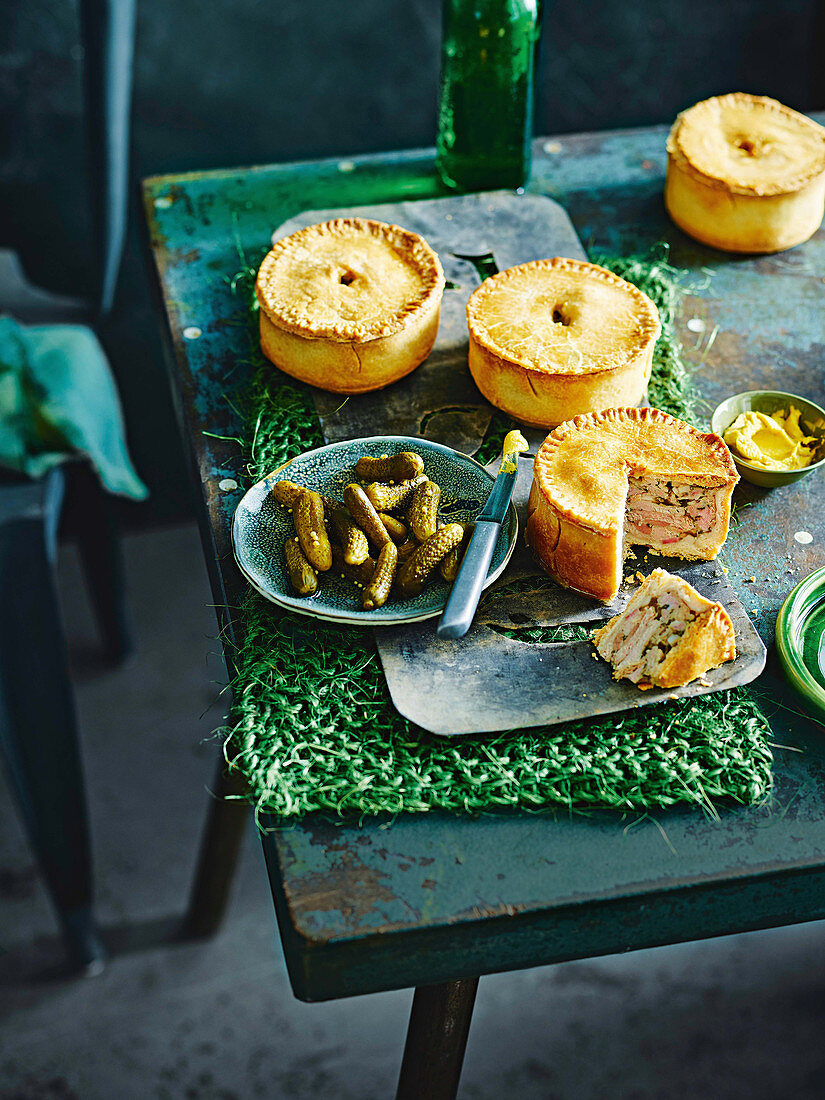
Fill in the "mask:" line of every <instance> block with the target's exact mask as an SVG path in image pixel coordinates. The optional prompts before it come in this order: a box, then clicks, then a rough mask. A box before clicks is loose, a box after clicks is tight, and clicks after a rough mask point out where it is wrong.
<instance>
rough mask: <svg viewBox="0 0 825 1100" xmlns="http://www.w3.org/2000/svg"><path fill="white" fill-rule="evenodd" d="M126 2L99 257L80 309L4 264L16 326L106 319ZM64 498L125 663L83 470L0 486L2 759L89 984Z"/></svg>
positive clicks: (109, 110)
mask: <svg viewBox="0 0 825 1100" xmlns="http://www.w3.org/2000/svg"><path fill="white" fill-rule="evenodd" d="M134 28H135V0H81V3H80V29H81V38H82V42H83V46H84V50H85V63H84V93H85V115H86V123H87V137H88V146H89V149H88V162H89V188H90V196H91V205H92V225H93V231H94V235H95V242H96V248H97V263H96V266H95V275H96V281H95V287H94V290H93V294H92V299H91V301H89V302H83V301H78V300H75V299H71V298H66V297H60V296H57V295H53V294H48V293H46V292H45V291H41V290H38V289H37V288H35V287H33V286H31V285H30V284H29V283H28V282H27V280H26V278H25V276H24V274H23V271H22V268H21V266H20V263H19V261H18V260H17V257H16V256H15V255H14V254H13V253H10V252H8V251H0V312H3V313H10V314H12V315H14V316H15V317H16V318H17V319H18V320H20V321H22V322H23V323H37V324H48V323H60V322H62V323H65V322H72V323H81V324H86V325H88V326H89V327H90V328H92V327H93V326H94V325H95V324H96V323H97V321H99V320H100V318H102V317H103V316H105V314H106V313H107V312H108V311H109V309H110V308H111V305H112V300H113V297H114V291H115V286H116V283H117V276H118V271H119V268H120V262H121V258H122V253H123V244H124V238H125V231H126V217H127V208H128V153H129V108H130V99H131V82H132V60H133V52H134ZM67 485H68V487H69V496H70V498H71V505H72V508H71V511H72V515H71V517H70V519H71V520H72V521H73V522H72V524H71V526H72V529H73V531H74V533H75V536H76V538H77V542H78V549H79V552H80V557H81V562H82V565H83V569H84V574H85V577H86V581H87V584H88V588H89V593H90V597H91V601H92V605H93V608H94V611H95V616H96V619H97V622H98V626H99V628H100V633H101V637H102V641H103V645H104V649H105V651H106V654H107V656H108V658H109V659H110V660H111V661H112V662H118V661H121V660H122V659H123V658H124V657H125V656H126V655H127V654H128V653H129V651H130V650H131V647H132V642H131V632H130V627H129V621H128V614H127V609H126V604H125V601H124V592H123V569H122V561H121V553H120V547H119V543H118V539H117V533H116V529H115V524H114V520H113V516H112V511H111V505H110V504H109V501H108V500H107V498H106V497H105V496H104V494H103V492H102V490H101V489H100V487H99V484H98V482H97V479H96V478H95V476H94V475H93V473H92V472H91V470H90V469H89V468H88V466H87V465H86V464H85V463H82V462H79V461H77V460H72V461H68V462H67V463H66V464H64V465H63V466H62V467H59V468H58V469H55V470H52V472H51V473H49V474H48V475H47V476H46V477H44V478H42V479H41V480H39V481H31V480H28V479H26V478H23V477H21V476H18V475H14V474H10V473H3V474H0V753H1V754H2V756H3V758H4V761H5V764H6V767H7V771H8V774H9V777H10V782H11V787H12V790H13V792H14V794H15V796H16V798H17V801H18V803H19V805H20V808H21V812H22V816H23V820H24V824H25V827H26V830H27V832H28V835H29V838H30V841H31V843H32V846H33V848H34V851H35V852H36V854H37V858H38V860H39V863H40V866H41V869H42V872H43V875H44V878H45V880H46V885H47V887H48V890H49V893H50V895H51V897H52V900H53V902H54V905H55V908H56V909H57V913H58V916H59V918H60V921H61V925H62V929H63V935H64V940H65V944H66V949H67V953H68V955H69V959H70V962H71V964H72V965H73V966H76V967H79V968H81V969H83V970H85V971H86V972H87V973H94V972H97V971H99V970H100V969H101V967H102V965H103V959H104V957H105V952H104V948H103V944H102V942H101V939H100V936H99V934H98V931H97V928H96V925H95V921H94V916H93V913H92V872H91V859H90V847H89V833H88V824H87V811H86V801H85V794H84V787H83V773H82V768H81V762H80V753H79V746H78V737H77V724H76V718H75V708H74V699H73V695H72V689H71V683H70V680H69V675H68V666H67V654H66V643H65V638H64V634H63V628H62V625H61V619H60V608H59V606H58V601H57V592H56V586H55V576H54V567H55V559H56V549H57V532H58V526H59V523H60V517H61V506H62V503H63V499H64V495H65V494H66V489H67Z"/></svg>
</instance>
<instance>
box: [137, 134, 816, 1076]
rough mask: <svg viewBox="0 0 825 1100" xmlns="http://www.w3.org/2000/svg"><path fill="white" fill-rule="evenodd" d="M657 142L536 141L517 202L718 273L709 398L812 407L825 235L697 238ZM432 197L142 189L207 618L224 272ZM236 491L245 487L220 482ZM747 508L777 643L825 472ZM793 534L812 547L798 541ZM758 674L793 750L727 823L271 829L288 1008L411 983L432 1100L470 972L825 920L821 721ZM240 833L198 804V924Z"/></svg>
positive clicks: (421, 172) (227, 358)
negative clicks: (325, 220)
mask: <svg viewBox="0 0 825 1100" xmlns="http://www.w3.org/2000/svg"><path fill="white" fill-rule="evenodd" d="M664 143H665V130H664V129H661V128H656V129H647V130H637V131H626V132H617V133H605V134H589V135H576V136H571V137H565V138H560V139H558V140H546V141H545V140H539V141H537V142H536V144H535V150H534V171H533V179H532V182H531V184H530V191H532V192H536V193H541V194H546V195H550V196H551V197H553V198H555V199H557V200H558V201H560V202H561V203H562V204H563V205H564V206H565V207H566V209H567V210H568V212H569V214H570V216H571V218H572V220H573V222H574V224H575V226H576V229H577V231H578V233H579V236H580V238H581V240H582V242H583V243H584V245H585V247H586V248H588V249H590V250H593V249H595V250H603V251H606V252H610V253H631V252H638V251H645V250H647V248H648V247H649V246H650V245H652V244H653V243H655V242H657V241H660V240H666V241H669V242H670V244H671V259H672V262H673V263H674V264H676V265H677V266H679V267H686V268H690V269H692V270H693V271H694V272H695V273H696V275H697V278H698V279H701V273H702V272H703V271H706V270H707V271H710V272H712V277H711V278H710V280H709V282H708V285H707V288H706V289H705V290H703V291H701V292H698V293H697V296H695V297H692V298H689V299H688V300H687V301H686V302H685V305H684V308H683V315H682V318H681V324H682V326H683V334H684V340H685V343H686V345H687V346H688V347H689V348H692V347H694V346H695V351H694V352H692V353H691V354H692V355H693V357H694V359H695V361H696V362H697V363H698V362H700V361H701V366H700V368H699V371H700V378H701V384H702V388H703V391H704V395H705V396H706V398H707V400H708V402H709V405H710V406H711V407H712V406H713V404H715V403H716V402H717V401H718V400H720V399H721V398H722V397H724V396H726V395H727V394H729V393H731V392H735V391H738V390H744V389H750V388H752V387H760V386H764V387H771V388H776V389H783V390H790V391H792V392H798V393H801V394H804V395H806V396H808V397H810V398H812V399H813V400H814V401H817V402H818V403H820V404H822V403H825V372H824V371H823V358H825V343H823V340H824V339H825V334H824V333H823V317H825V232H822V231H820V232H819V233H818V234H817V235H816V237H814V238H813V239H812V240H811V241H809V242H808V243H807V244H805V245H803V246H801V247H799V248H797V249H795V250H793V251H792V252H788V253H784V254H780V255H777V256H769V257H756V258H747V257H736V256H725V255H723V254H721V253H717V252H713V251H711V250H709V249H706V248H703V247H701V246H700V245H698V244H696V243H694V242H693V241H691V240H689V239H688V238H686V237H685V236H683V235H682V234H681V233H680V232H679V231H678V230H676V229H675V228H674V227H673V226H672V225H671V223H670V222H669V221H668V219H667V217H666V215H665V213H664V210H663V206H662V199H661V195H662V186H663V180H664V170H665V152H664ZM442 193H443V192H442V190H441V188H440V185H439V184H438V182H437V179H436V176H435V173H434V170H433V160H432V155H431V153H430V152H429V151H423V152H411V153H404V154H393V155H383V156H374V157H366V158H360V159H358V160H356V161H346V162H344V161H341V162H337V161H323V162H318V163H311V164H286V165H275V166H269V167H263V168H254V169H249V170H240V171H219V172H209V173H198V174H192V175H182V176H174V177H169V176H167V177H162V178H155V179H151V180H147V181H146V183H145V185H144V197H145V204H146V215H147V222H148V225H149V228H150V234H151V245H152V251H153V255H154V260H155V264H156V270H157V275H158V285H159V289H160V292H161V294H162V298H163V305H164V310H165V320H166V331H167V335H168V337H169V347H170V372H171V377H172V382H173V390H174V392H175V395H176V399H177V402H178V409H179V415H180V424H181V431H182V433H183V436H184V439H185V442H186V444H187V447H188V453H189V455H190V458H191V461H192V469H193V476H194V479H195V482H196V484H197V485H198V487H199V489H200V493H199V500H200V503H201V505H202V508H201V524H202V532H203V538H204V548H205V554H206V559H207V564H208V566H209V570H210V575H211V579H212V584H213V588H214V594H215V602H216V604H217V607H218V617H219V621H220V626H221V628H222V629H225V630H227V631H228V632H229V636H230V637H231V636H233V635H234V632H235V631H236V629H237V627H238V625H239V624H238V622H237V621H236V619H235V615H236V612H235V610H234V609H235V608H237V606H238V604H239V599H240V596H241V594H242V591H243V583H242V580H241V577H240V575H239V574H238V572H237V571H236V569H235V567H234V564H233V561H232V555H231V549H230V542H229V524H230V517H231V515H232V511H233V509H234V507H235V505H236V503H237V501H238V499H239V496H240V494H241V492H242V491H243V489H244V488H245V486H246V478H245V474H244V459H243V455H242V454H241V453H240V452H239V450H238V448H237V447H236V446H234V445H232V444H228V443H224V442H221V441H219V440H217V439H215V438H214V437H212V436H205V435H204V434H203V431H204V430H205V429H206V430H208V431H210V432H213V433H217V434H219V435H225V436H235V435H237V434H238V429H239V424H238V423H237V420H236V415H235V413H234V412H233V410H232V407H231V405H230V404H229V403H228V402H227V401H226V399H225V397H224V394H225V393H226V392H227V390H231V389H232V388H233V387H237V386H243V384H244V382H245V380H246V377H245V373H244V372H245V368H244V365H243V363H242V362H239V358H238V356H239V353H240V352H241V350H242V344H243V339H244V335H243V333H242V332H240V331H239V330H238V328H237V327H234V326H233V325H232V324H231V320H232V317H233V314H235V313H236V311H237V308H238V304H237V300H236V299H234V298H233V297H232V295H231V293H230V289H229V286H228V283H227V276H229V275H231V274H232V273H233V272H234V271H235V270H236V269H237V267H238V246H239V245H240V246H241V247H242V248H243V249H245V250H246V251H247V252H248V253H249V254H251V255H255V254H257V250H258V249H260V248H261V247H263V246H265V245H266V244H267V241H268V239H269V234H270V233H271V231H272V230H273V228H274V227H276V226H277V225H279V224H280V223H281V222H283V221H284V220H286V219H287V218H288V217H290V216H292V215H294V214H296V213H297V212H299V211H301V210H304V209H311V208H323V207H332V206H335V207H340V206H346V205H350V204H351V205H362V204H368V203H376V202H393V201H398V200H400V199H416V198H430V197H434V196H438V195H439V194H442ZM688 321H690V322H691V324H690V326H688V325H687V322H688ZM714 330H716V335H715V339H714V340H713V341H712V343H711V344H710V346H709V347H708V344H709V342H710V341H709V337H710V334H711V333H712V332H713V331H714ZM376 427H379V426H376ZM226 479H231V481H235V482H237V483H238V489H237V490H232V489H229V490H228V491H227V489H226V486H227V484H229V482H228V481H227V480H226ZM737 500H738V502H739V504H740V505H743V504H748V505H750V507H747V508H745V509H743V510H742V511H741V512H740V515H741V525H740V527H739V528H738V530H737V531H736V533H735V536H734V537H733V538H732V539H731V540H730V542H729V544H728V547H726V549H725V561H726V563H727V566H728V568H729V569H730V579H731V581H732V583H734V585H735V586H736V587H737V589H738V591H739V593H740V596H741V597H742V598H743V600H744V603H745V605H746V607H747V608H748V609H749V610H750V611H751V612H752V615H753V618H754V620H755V621H756V623H757V624H758V627H759V629H760V632H761V633H762V635H763V637H764V639H765V640H766V641H767V642H770V641H771V640H772V635H773V626H774V622H775V618H776V614H777V611H778V609H779V606H780V604H781V602H782V600H783V599H784V597H785V596H786V595H787V593H788V592H789V591H790V590H791V588H792V587H793V586H794V585H795V584H796V582H797V581H798V580H800V579H801V578H802V577H803V576H805V575H806V574H807V573H809V572H810V571H812V570H813V569H816V568H818V567H820V566H822V565H825V478H823V477H822V476H821V475H815V476H812V477H811V478H808V479H806V480H804V481H802V482H799V483H797V484H796V485H792V486H789V487H788V488H785V489H778V490H774V491H772V492H766V491H762V490H758V489H754V488H751V487H749V486H747V485H744V484H743V485H742V486H741V487H740V489H738V490H737ZM801 530H804V531H807V532H809V533H810V534H811V535H812V536H813V538H812V541H810V542H809V543H807V544H802V543H800V542H799V541H797V540H796V539H795V538H794V535H795V533H796V532H798V531H801ZM230 661H231V655H230ZM759 683H760V685H761V688H762V690H763V692H764V695H765V700H766V706H767V708H768V709H769V711H771V712H772V714H773V718H772V722H773V726H774V732H775V735H776V741H777V743H778V744H780V745H782V746H791V748H792V749H794V750H801V751H791V749H786V748H778V749H777V750H776V757H777V759H776V798H775V802H774V804H773V805H772V806H770V807H763V808H759V809H753V810H742V809H738V810H730V811H726V812H724V813H722V815H721V818H720V819H719V820H713V819H711V818H709V817H706V816H703V815H702V814H700V813H698V812H696V811H693V810H692V811H689V812H687V811H685V812H680V811H675V812H669V813H667V814H662V815H659V817H658V819H657V822H658V824H657V822H654V821H652V820H651V821H645V822H642V823H641V824H639V825H637V826H636V827H635V828H633V829H631V830H628V831H625V829H626V826H627V825H628V824H629V822H628V821H626V820H624V821H623V820H618V819H617V818H616V817H615V816H612V815H607V814H605V815H599V814H593V815H591V816H589V817H579V818H575V819H570V818H568V817H564V816H554V815H552V814H550V813H546V814H526V813H525V814H518V813H507V814H501V815H489V816H486V817H483V818H480V819H477V820H470V819H466V818H461V817H447V816H440V815H437V814H432V815H427V816H410V817H403V818H400V819H397V820H395V821H392V822H386V821H375V820H368V821H365V822H363V823H361V824H357V823H352V822H350V823H348V824H345V825H340V826H338V825H334V824H331V823H329V822H326V821H321V820H305V821H304V822H302V823H301V824H298V825H292V826H290V827H289V828H287V829H283V830H278V829H276V830H275V831H273V832H270V833H268V834H267V835H265V836H264V837H263V844H264V850H265V853H266V860H267V865H268V868H269V875H270V880H271V884H272V891H273V895H274V899H275V907H276V910H277V915H278V922H279V925H280V930H281V938H282V941H283V945H284V952H285V955H286V962H287V966H288V969H289V974H290V978H291V981H292V986H293V989H294V991H295V995H296V996H297V997H299V998H301V999H302V1000H309V1001H314V1000H323V999H326V998H333V997H343V996H348V995H352V994H360V993H368V992H372V991H378V990H386V989H393V988H399V987H408V986H416V987H420V988H419V989H418V992H417V995H416V998H415V1000H414V1009H413V1018H412V1021H411V1030H410V1034H409V1036H408V1045H407V1056H406V1058H405V1064H404V1073H403V1076H402V1086H401V1094H402V1095H419V1094H420V1095H429V1096H436V1095H445V1096H446V1095H451V1094H452V1093H451V1090H454V1088H455V1082H456V1081H457V1074H458V1071H459V1069H460V1062H461V1056H462V1051H463V1042H464V1040H465V1039H466V1032H467V1027H468V1026H469V1019H470V1013H471V1009H472V999H473V995H474V991H475V981H476V980H477V977H478V975H480V974H486V973H491V972H494V971H501V970H509V969H515V968H519V967H528V966H536V965H539V964H545V963H552V962H557V961H560V960H563V959H573V958H582V957H588V956H593V955H599V954H605V953H609V952H616V951H626V950H631V949H633V948H638V947H648V946H652V945H655V944H664V943H673V942H677V941H680V940H686V939H697V938H701V937H706V936H715V935H721V934H724V933H729V932H734V931H741V930H745V929H754V928H763V927H768V926H772V925H777V924H785V923H790V922H794V921H803V920H810V919H814V918H820V917H822V916H825V890H824V889H823V888H824V887H825V767H824V765H825V731H823V730H822V728H821V727H818V726H816V725H815V724H814V723H813V722H812V721H811V720H810V719H807V718H805V717H804V715H802V714H801V713H799V708H798V705H797V703H796V701H795V699H793V697H791V696H790V695H789V694H788V693H787V691H786V689H785V688H784V686H783V682H782V679H781V676H780V675H779V673H778V672H777V670H776V667H775V661H774V660H773V659H769V664H768V669H767V671H766V673H765V674H764V676H763V678H762V679H761V681H760V682H759ZM234 782H236V781H234V780H232V779H229V780H227V779H226V778H225V777H224V776H223V775H222V774H221V775H220V776H219V779H218V791H219V793H225V792H227V791H230V792H232V791H233V790H235V789H236V788H234V787H233V783H234ZM239 819H240V811H239V809H238V807H237V805H236V804H232V803H221V802H217V803H215V804H214V806H213V808H212V810H211V816H210V819H209V821H208V824H207V832H206V837H205V841H204V846H203V850H202V856H201V862H200V866H199V870H198V876H197V879H196V885H195V890H194V893H193V901H192V906H191V909H190V928H191V930H192V931H194V932H201V933H204V932H208V931H209V930H211V928H212V927H214V926H215V924H216V923H217V921H218V920H219V917H220V910H221V906H222V902H223V899H224V897H225V893H226V888H227V883H228V879H229V874H230V872H231V866H232V863H233V858H234V851H235V848H236V845H237V838H238V835H239V824H238V823H239ZM658 826H662V827H663V829H664V830H665V832H666V836H667V842H666V841H665V840H664V839H663V836H662V833H661V832H660V829H659V827H658ZM422 1052H426V1054H425V1060H424V1061H422ZM428 1066H429V1068H428ZM428 1073H431V1076H430V1077H428V1076H427V1074H428ZM436 1077H437V1078H438V1080H437V1081H436ZM416 1090H417V1091H416ZM439 1090H441V1091H439Z"/></svg>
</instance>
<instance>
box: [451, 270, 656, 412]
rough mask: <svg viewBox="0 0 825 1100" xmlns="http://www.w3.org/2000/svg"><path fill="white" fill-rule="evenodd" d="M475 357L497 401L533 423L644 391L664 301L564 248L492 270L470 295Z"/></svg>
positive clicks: (484, 388) (481, 384)
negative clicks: (561, 253)
mask: <svg viewBox="0 0 825 1100" xmlns="http://www.w3.org/2000/svg"><path fill="white" fill-rule="evenodd" d="M467 324H468V328H469V330H470V354H469V365H470V373H471V374H472V376H473V378H474V380H475V383H476V385H477V386H478V388H479V389H480V390H481V392H482V393H483V394H484V396H485V397H486V398H487V400H488V401H490V402H491V403H492V404H493V405H495V406H496V407H497V408H499V409H502V410H503V411H504V412H506V413H509V415H510V416H513V417H515V418H516V419H517V420H519V421H521V423H523V424H528V425H530V426H531V427H537V428H549V427H553V426H554V425H556V424H560V423H562V422H563V421H565V420H570V419H572V418H573V417H574V416H578V415H580V414H582V413H588V412H593V411H597V410H601V409H606V408H613V407H615V406H619V405H638V404H639V403H640V402H641V401H642V400H643V398H644V395H645V390H646V388H647V383H648V380H649V378H650V371H651V366H652V363H653V348H654V346H655V343H656V340H657V338H658V336H659V332H660V331H661V328H660V325H659V316H658V312H657V310H656V306H655V305H654V304H653V302H651V301H650V299H649V298H648V297H647V296H646V295H645V294H643V293H642V292H641V291H640V290H638V289H637V288H636V287H635V286H633V285H632V284H630V283H628V282H625V280H624V279H620V278H619V277H618V276H617V275H614V274H613V273H612V272H610V271H607V270H606V269H605V268H603V267H599V266H597V265H596V264H591V263H586V262H585V261H582V260H569V259H564V258H562V257H556V258H555V259H551V260H535V261H533V262H531V263H526V264H520V265H519V266H517V267H512V268H509V269H508V270H507V271H502V272H499V273H498V274H497V275H494V276H492V277H491V278H489V279H486V280H485V281H484V282H483V283H482V284H481V286H480V287H478V289H477V290H475V291H474V292H473V294H472V296H471V297H470V300H469V302H468V305H467Z"/></svg>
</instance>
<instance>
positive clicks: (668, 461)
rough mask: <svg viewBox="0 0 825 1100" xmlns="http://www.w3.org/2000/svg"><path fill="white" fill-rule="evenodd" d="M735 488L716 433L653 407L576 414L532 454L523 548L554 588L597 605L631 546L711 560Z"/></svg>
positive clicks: (610, 590)
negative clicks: (528, 550) (557, 586)
mask: <svg viewBox="0 0 825 1100" xmlns="http://www.w3.org/2000/svg"><path fill="white" fill-rule="evenodd" d="M738 480H739V475H738V474H737V472H736V467H735V466H734V464H733V459H732V458H731V455H730V451H729V450H728V448H727V447H726V446H725V444H724V442H723V441H722V440H721V439H720V438H719V436H718V435H712V434H710V433H706V432H700V431H697V430H696V429H695V428H692V427H690V425H689V424H685V423H684V422H683V421H681V420H677V419H676V418H675V417H673V416H669V415H668V414H667V413H664V412H661V411H660V410H659V409H607V410H605V411H604V412H600V413H590V414H589V415H587V416H577V417H576V418H575V420H570V421H568V422H567V423H566V424H560V425H559V426H558V427H557V428H555V429H554V430H553V431H552V432H551V433H550V435H548V437H547V438H546V439H545V441H544V443H542V445H541V447H540V448H539V452H538V454H537V456H536V461H535V464H534V467H533V487H532V490H531V492H530V502H529V505H528V519H527V541H528V543H529V544H530V547H531V548H532V551H533V553H534V555H535V556H536V558H537V559H538V561H539V562H540V564H541V565H542V566H543V567H544V568H545V569H546V570H547V572H548V573H550V575H551V576H552V577H554V578H555V579H556V580H557V581H559V583H560V584H563V585H565V586H566V587H568V588H573V589H575V590H576V591H577V592H583V593H585V595H588V596H593V597H595V599H597V600H602V601H604V602H605V603H606V602H608V601H609V600H611V599H612V598H613V597H614V596H615V595H616V593H617V592H618V590H619V585H620V584H621V582H622V562H623V560H624V557H625V555H626V554H627V552H628V551H629V549H630V547H631V546H645V547H648V548H649V549H651V550H655V551H657V552H658V553H660V554H666V555H668V556H671V557H677V558H685V559H687V560H702V561H709V560H710V559H712V558H715V557H716V555H717V553H718V552H719V550H720V549H721V547H722V546H723V544H724V542H725V539H726V538H727V534H728V525H729V523H730V505H731V495H732V493H733V489H734V486H735V485H736V483H737V481H738Z"/></svg>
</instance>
